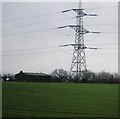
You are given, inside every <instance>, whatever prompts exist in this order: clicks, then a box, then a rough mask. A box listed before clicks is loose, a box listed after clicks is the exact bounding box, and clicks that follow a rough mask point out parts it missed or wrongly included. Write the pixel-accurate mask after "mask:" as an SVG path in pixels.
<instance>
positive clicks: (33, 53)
mask: <svg viewBox="0 0 120 119" xmlns="http://www.w3.org/2000/svg"><path fill="white" fill-rule="evenodd" d="M118 49H120V48H100V49H99V50H118ZM97 50H98V49H97ZM59 52H61V51H52V52H51V53H59ZM62 52H63V51H62ZM44 53H50V51H48V52H31V53H19V54H1V55H0V56H18V55H31V54H32V55H36V54H44Z"/></svg>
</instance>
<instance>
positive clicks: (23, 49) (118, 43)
mask: <svg viewBox="0 0 120 119" xmlns="http://www.w3.org/2000/svg"><path fill="white" fill-rule="evenodd" d="M116 44H120V43H104V44H86V45H116ZM58 47H60V45H59V46H51V47H38V48H28V49H21V50H4V51H3V52H16V51H26V50H34V49H51V48H58Z"/></svg>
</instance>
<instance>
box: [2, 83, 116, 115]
mask: <svg viewBox="0 0 120 119" xmlns="http://www.w3.org/2000/svg"><path fill="white" fill-rule="evenodd" d="M2 88H3V97H2V99H3V107H2V108H3V109H2V111H3V117H116V116H117V115H118V85H117V84H74V83H68V84H67V83H32V82H31V83H30V82H29V83H27V82H18V83H17V82H4V83H3V85H2Z"/></svg>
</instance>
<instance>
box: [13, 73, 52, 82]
mask: <svg viewBox="0 0 120 119" xmlns="http://www.w3.org/2000/svg"><path fill="white" fill-rule="evenodd" d="M15 81H24V82H51V76H50V75H48V74H45V73H28V72H23V71H20V72H19V73H18V74H16V75H15Z"/></svg>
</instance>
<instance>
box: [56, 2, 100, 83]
mask: <svg viewBox="0 0 120 119" xmlns="http://www.w3.org/2000/svg"><path fill="white" fill-rule="evenodd" d="M69 11H74V12H76V13H77V16H76V24H75V25H67V26H62V27H58V28H65V27H70V28H72V29H74V30H75V41H74V44H67V45H62V46H61V47H64V46H69V45H71V46H73V57H72V63H71V68H70V75H71V77H72V78H74V80H77V81H78V82H81V80H82V79H84V78H85V75H86V73H87V67H86V56H85V49H97V48H89V47H86V46H85V44H84V35H85V34H87V33H99V32H90V31H88V30H86V29H85V28H84V24H83V17H84V16H97V15H96V14H86V13H84V9H83V8H82V6H81V2H80V3H79V8H76V9H69V10H65V11H62V12H63V13H65V12H69Z"/></svg>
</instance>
